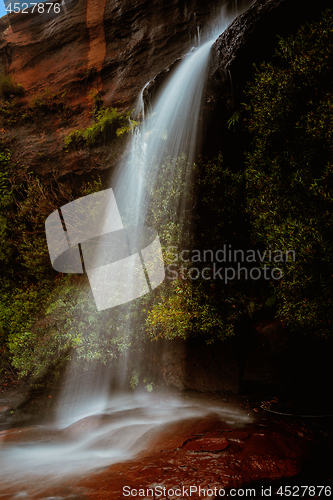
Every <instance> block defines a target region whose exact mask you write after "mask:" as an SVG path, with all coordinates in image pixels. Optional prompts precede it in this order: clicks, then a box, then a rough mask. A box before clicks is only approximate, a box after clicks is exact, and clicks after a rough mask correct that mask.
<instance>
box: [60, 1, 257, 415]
mask: <svg viewBox="0 0 333 500" xmlns="http://www.w3.org/2000/svg"><path fill="white" fill-rule="evenodd" d="M249 3H250V2H249ZM243 10H245V5H244V4H243V7H242V8H241V9H236V8H235V9H234V10H230V9H228V10H227V9H226V6H225V5H224V6H223V7H222V12H220V15H219V16H218V18H217V19H216V18H215V19H214V22H213V23H212V24H211V26H209V28H208V29H207V30H206V33H205V35H203V34H202V35H201V38H202V39H203V43H202V45H201V46H199V47H198V48H192V49H191V50H190V51H189V52H188V53H187V54H186V55H185V56H184V58H183V60H182V62H181V63H180V64H178V66H177V67H176V69H175V70H174V71H173V72H171V74H170V75H169V77H168V78H167V79H166V80H165V82H164V84H163V86H162V87H161V89H160V91H159V93H158V94H157V96H156V98H155V100H154V102H153V103H152V105H151V106H150V109H149V111H148V116H147V117H146V118H145V117H144V115H145V109H144V108H145V106H144V102H143V92H144V90H145V89H143V91H142V92H141V95H140V97H139V100H138V104H137V108H136V115H138V114H141V116H142V117H143V118H144V119H143V120H142V122H141V123H140V124H139V125H138V126H137V127H136V128H135V130H134V132H133V135H132V138H131V145H130V153H129V155H128V157H127V158H126V159H124V161H122V162H121V164H120V165H119V168H118V169H117V172H116V174H115V175H114V177H113V179H112V181H111V187H112V188H113V190H114V193H115V197H116V200H117V206H118V209H119V212H120V215H121V218H122V222H123V224H124V226H125V227H126V226H137V225H139V224H145V223H147V213H148V211H149V207H150V205H151V197H152V195H153V193H154V192H155V191H156V190H157V188H158V183H164V184H165V185H167V186H172V185H173V183H175V182H179V178H180V177H179V175H180V176H182V177H181V178H182V179H183V180H184V179H185V181H184V183H183V186H182V192H181V193H180V196H179V197H178V199H176V200H175V203H174V206H173V207H172V211H173V213H170V214H168V215H169V218H173V219H174V220H177V222H178V224H179V225H180V226H181V217H180V214H181V213H183V209H184V204H185V203H186V198H187V192H186V190H187V180H188V177H189V174H190V165H191V163H192V162H193V161H195V159H196V157H197V155H198V153H199V151H200V126H201V125H200V112H201V108H202V100H203V96H204V88H205V81H206V73H207V67H208V62H209V53H210V49H211V46H212V44H213V43H214V41H215V40H216V38H217V37H218V36H219V34H220V33H221V32H223V31H224V30H225V28H226V27H227V26H228V25H229V24H230V23H231V21H232V20H233V19H234V18H235V17H236V16H237V15H238V14H240V12H241V11H243ZM147 85H149V82H148V84H147ZM146 114H147V113H146ZM167 157H169V158H171V159H173V160H172V161H169V160H167ZM180 157H182V160H181V162H179V161H178V163H177V161H176V159H177V158H180ZM165 162H167V163H168V167H167V168H166V167H164V166H163V164H165ZM179 163H181V169H182V172H181V173H180V174H179ZM176 168H177V169H178V170H177V172H176ZM161 171H163V172H164V173H163V177H162V178H161V176H160V173H161ZM147 185H148V187H147ZM162 201H163V200H162ZM160 202H161V200H160ZM158 229H159V231H160V230H161V229H163V228H161V227H159V228H158ZM114 315H115V316H114V322H115V323H116V322H117V321H118V320H119V319H118V317H117V311H114ZM129 315H130V314H129ZM122 317H123V316H122ZM120 321H121V318H120ZM138 326H139V325H135V324H133V323H132V321H131V320H129V321H128V324H127V327H126V328H127V333H126V339H127V342H128V343H129V344H130V343H131V342H132V336H133V334H134V332H135V330H136V329H137V328H138ZM131 355H133V353H132V354H131V352H130V350H129V349H127V350H124V352H123V354H122V362H121V363H120V364H119V367H118V369H117V373H116V374H113V376H115V377H116V379H117V384H118V386H122V385H123V383H124V382H125V379H126V372H127V366H128V362H129V356H131ZM109 386H110V373H109V372H108V371H107V370H106V369H105V367H103V366H100V365H99V364H98V363H96V366H95V367H94V368H91V369H90V370H89V371H88V372H85V373H80V374H79V376H78V375H76V376H75V377H73V375H72V373H71V372H70V375H69V377H68V381H67V385H66V388H65V390H64V393H63V394H62V396H61V401H62V406H61V410H59V413H58V417H59V418H60V419H64V418H66V417H68V416H69V415H71V414H72V412H73V411H77V410H78V409H79V410H80V413H81V412H83V413H82V414H86V413H89V411H91V408H92V407H100V405H103V404H107V400H108V397H109V393H108V391H109ZM78 402H79V403H78Z"/></svg>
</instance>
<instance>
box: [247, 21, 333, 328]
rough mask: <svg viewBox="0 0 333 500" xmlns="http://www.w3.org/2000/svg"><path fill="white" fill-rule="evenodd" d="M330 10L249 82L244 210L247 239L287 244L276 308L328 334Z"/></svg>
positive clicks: (332, 210) (332, 241)
mask: <svg viewBox="0 0 333 500" xmlns="http://www.w3.org/2000/svg"><path fill="white" fill-rule="evenodd" d="M332 26H333V15H332V12H331V11H327V12H326V13H325V16H324V17H323V19H322V20H321V21H319V22H316V23H313V24H308V25H305V26H303V27H302V28H301V29H300V30H299V32H298V33H297V34H296V35H295V36H292V37H289V38H287V39H286V40H280V44H279V48H278V50H277V53H276V57H275V58H274V64H273V63H265V64H262V66H261V67H260V68H259V69H257V70H256V73H255V76H254V80H253V82H251V84H250V85H249V87H248V90H247V99H248V102H249V105H248V106H247V111H248V118H247V126H248V130H249V131H250V133H251V134H252V148H251V151H249V153H248V154H247V158H246V171H245V176H246V182H247V210H248V211H249V213H250V214H251V221H252V227H253V230H252V231H253V232H252V234H253V238H254V239H255V241H256V242H257V243H258V244H263V245H264V246H265V247H266V248H268V246H269V245H272V246H274V248H279V249H293V250H295V252H296V261H295V262H288V263H281V265H280V264H279V267H281V268H282V270H283V274H284V276H283V279H282V280H281V281H280V282H279V285H278V286H275V289H274V293H275V295H276V297H277V299H278V301H277V305H278V315H279V316H280V317H281V318H283V320H284V321H285V322H286V323H287V324H289V326H290V327H292V328H294V329H301V330H302V331H304V332H311V333H314V334H316V335H322V336H326V335H330V334H331V332H332V328H331V324H332V320H333V309H332V307H331V304H332V300H333V287H332V275H333V135H332V125H333V84H332V82H333V27H332Z"/></svg>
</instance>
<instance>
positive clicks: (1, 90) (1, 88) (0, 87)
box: [0, 74, 24, 99]
mask: <svg viewBox="0 0 333 500" xmlns="http://www.w3.org/2000/svg"><path fill="white" fill-rule="evenodd" d="M21 94H24V89H23V87H22V85H20V84H19V83H16V82H15V80H14V79H13V78H12V76H11V75H3V74H1V75H0V95H1V97H2V98H4V99H10V98H12V97H14V96H16V95H21Z"/></svg>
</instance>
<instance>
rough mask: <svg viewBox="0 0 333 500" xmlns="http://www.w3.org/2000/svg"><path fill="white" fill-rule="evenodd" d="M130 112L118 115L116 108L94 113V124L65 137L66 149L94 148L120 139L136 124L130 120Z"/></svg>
mask: <svg viewBox="0 0 333 500" xmlns="http://www.w3.org/2000/svg"><path fill="white" fill-rule="evenodd" d="M130 114H131V111H128V112H126V113H118V111H117V109H116V108H110V109H109V108H103V109H101V110H100V111H97V112H96V115H95V122H94V123H93V124H92V125H91V126H90V127H88V128H86V129H84V130H74V131H73V132H71V133H70V134H69V135H68V136H67V137H65V147H66V148H69V147H70V148H80V147H94V146H96V145H98V144H103V143H106V142H110V141H112V140H113V139H115V138H116V137H122V136H123V135H124V134H125V133H127V132H129V130H131V129H132V128H133V127H134V126H135V125H136V122H134V121H133V120H130Z"/></svg>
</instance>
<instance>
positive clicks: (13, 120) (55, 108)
mask: <svg viewBox="0 0 333 500" xmlns="http://www.w3.org/2000/svg"><path fill="white" fill-rule="evenodd" d="M17 94H18V92H17V93H16V94H15V95H14V96H12V98H11V99H9V100H5V102H3V103H1V107H0V115H1V116H2V117H3V119H4V122H5V125H6V126H9V127H10V126H15V125H20V124H24V123H31V122H33V123H37V124H38V121H39V120H41V119H43V118H45V117H48V116H50V115H58V116H61V117H62V118H65V119H68V118H69V117H70V115H71V113H72V110H71V108H70V106H69V104H68V98H69V91H67V90H65V91H63V92H57V93H52V92H51V91H50V90H49V89H48V88H45V89H44V90H42V91H41V92H39V93H38V94H35V95H34V96H33V97H32V99H31V101H30V102H29V104H27V103H26V101H23V100H22V99H20V98H19V97H15V96H16V95H17Z"/></svg>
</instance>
